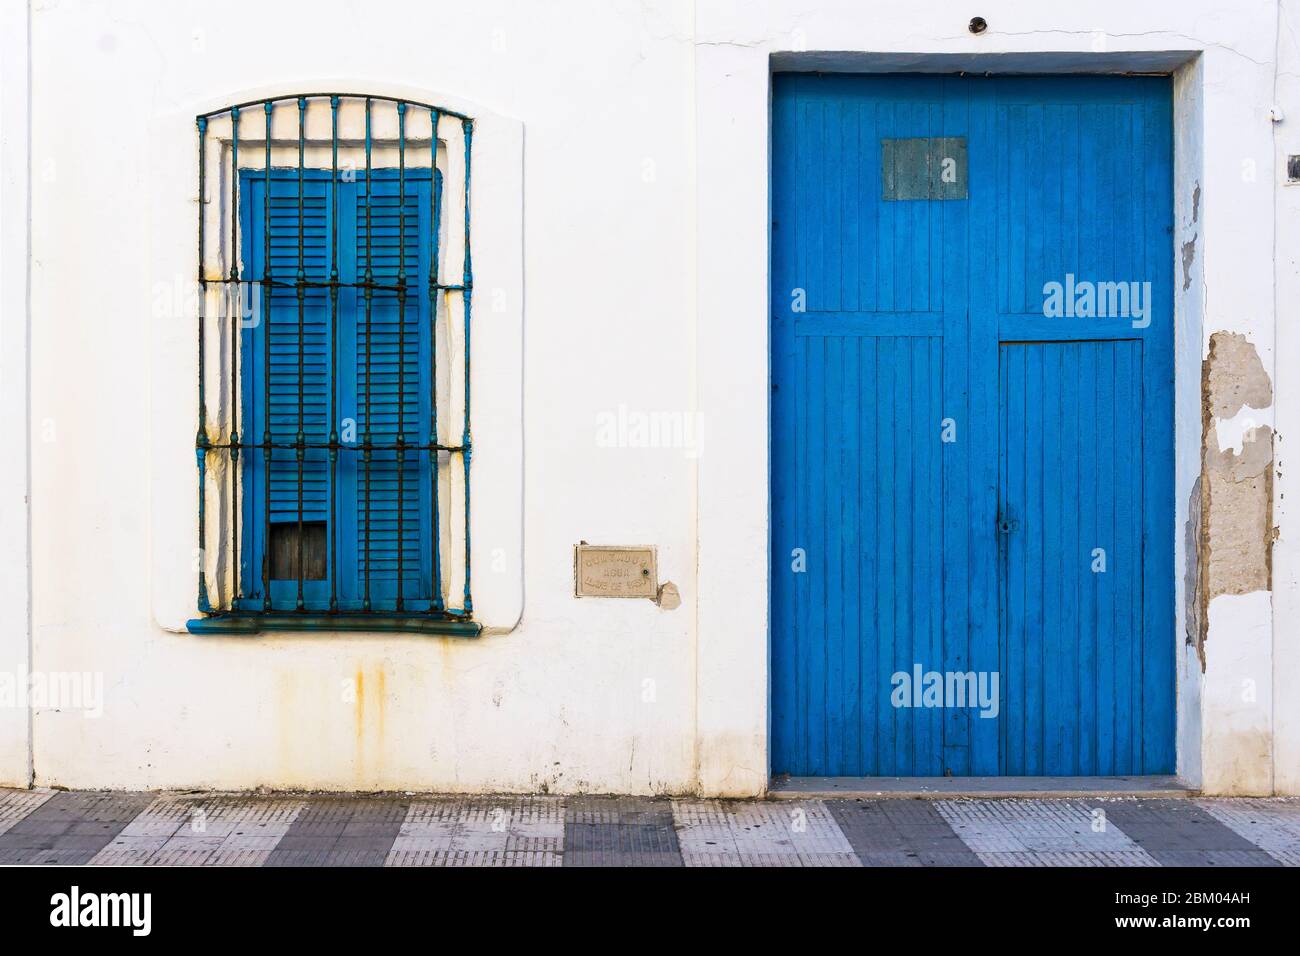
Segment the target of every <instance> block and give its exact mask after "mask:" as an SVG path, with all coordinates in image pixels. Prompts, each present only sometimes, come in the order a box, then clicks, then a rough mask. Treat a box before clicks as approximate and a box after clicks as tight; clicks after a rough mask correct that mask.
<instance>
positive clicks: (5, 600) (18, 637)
mask: <svg viewBox="0 0 1300 956" xmlns="http://www.w3.org/2000/svg"><path fill="white" fill-rule="evenodd" d="M27 108H28V60H27V7H26V5H25V4H18V3H7V4H3V5H0V422H2V423H3V431H2V432H0V434H3V436H4V441H5V450H4V454H3V455H0V682H6V683H7V684H8V686H9V687H10V688H16V687H19V686H22V685H24V684H25V683H26V682H27V677H28V672H29V669H30V652H31V643H30V642H31V628H30V626H29V625H30V617H29V614H30V611H31V606H30V604H29V593H30V583H31V582H30V578H29V569H28V561H27V555H28V523H27V522H28V509H27V495H28V490H29V485H28V470H27V465H28V463H27V444H28V439H29V434H28V431H27V427H28V425H27V423H28V404H27V368H28V359H27V332H28V329H27V321H28V312H27V291H28V290H27V259H28V257H27V249H28V246H27V240H28V222H29V217H28V192H29V191H28V188H27V184H28V175H29V167H28V152H27V149H28V112H27ZM12 693H13V691H12V689H11V691H10V694H12ZM30 729H31V728H30V723H29V720H28V710H27V708H26V706H23V705H22V703H21V702H20V701H18V700H16V699H15V700H13V701H12V702H11V703H9V704H8V705H7V706H0V786H21V787H25V786H27V785H28V783H29V782H30V780H31V770H32V766H31V746H30V745H31V737H30Z"/></svg>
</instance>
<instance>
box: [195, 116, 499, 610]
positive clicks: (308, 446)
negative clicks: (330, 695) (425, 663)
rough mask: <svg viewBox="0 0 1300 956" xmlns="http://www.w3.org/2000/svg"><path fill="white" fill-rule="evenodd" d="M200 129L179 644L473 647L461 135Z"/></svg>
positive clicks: (215, 119) (459, 121)
mask: <svg viewBox="0 0 1300 956" xmlns="http://www.w3.org/2000/svg"><path fill="white" fill-rule="evenodd" d="M197 127H198V187H199V197H200V201H199V203H198V208H199V212H198V309H197V319H198V340H197V344H198V431H197V435H196V439H195V448H196V457H197V462H198V478H199V482H198V485H199V487H198V609H199V611H200V612H201V613H202V615H203V616H202V617H200V618H197V619H196V620H194V621H191V622H190V630H191V631H194V632H198V633H203V632H256V631H259V630H262V629H292V630H309V629H335V630H336V629H357V630H414V631H433V632H440V633H457V634H476V633H477V632H478V625H477V624H475V623H474V622H473V620H472V616H473V599H472V596H471V581H470V527H469V503H470V457H471V447H472V446H471V440H470V332H471V303H472V289H473V274H472V268H471V255H470V236H471V233H470V172H471V169H472V144H473V132H474V124H473V121H472V120H471V119H470V118H469V117H467V116H463V115H461V114H458V113H455V112H453V111H450V110H445V109H441V108H439V107H436V106H430V105H427V104H422V103H415V102H411V101H409V100H401V99H393V98H388V97H381V96H352V95H344V94H338V93H311V94H302V95H297V96H283V97H275V98H271V99H265V100H257V101H253V102H248V103H240V104H238V105H234V106H230V107H228V108H225V109H222V110H217V111H213V112H210V113H205V114H203V115H201V116H199V117H197Z"/></svg>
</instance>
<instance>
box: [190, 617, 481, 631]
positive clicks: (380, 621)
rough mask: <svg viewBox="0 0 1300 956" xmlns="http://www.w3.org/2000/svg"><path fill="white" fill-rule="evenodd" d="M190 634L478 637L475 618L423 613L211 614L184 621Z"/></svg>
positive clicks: (478, 627) (479, 628)
mask: <svg viewBox="0 0 1300 956" xmlns="http://www.w3.org/2000/svg"><path fill="white" fill-rule="evenodd" d="M185 626H186V629H187V630H188V631H189V632H190V633H191V634H258V633H261V632H262V631H366V632H370V633H375V632H387V633H407V634H441V635H445V636H448V637H478V636H479V633H480V632H481V631H482V629H483V626H482V625H481V624H479V623H478V622H476V621H455V620H445V619H444V620H439V619H437V618H430V617H425V616H423V615H419V616H416V615H398V614H392V615H382V614H380V615H361V614H296V613H281V614H238V613H236V614H212V615H209V616H208V617H200V618H195V619H193V620H191V621H188V622H186V625H185Z"/></svg>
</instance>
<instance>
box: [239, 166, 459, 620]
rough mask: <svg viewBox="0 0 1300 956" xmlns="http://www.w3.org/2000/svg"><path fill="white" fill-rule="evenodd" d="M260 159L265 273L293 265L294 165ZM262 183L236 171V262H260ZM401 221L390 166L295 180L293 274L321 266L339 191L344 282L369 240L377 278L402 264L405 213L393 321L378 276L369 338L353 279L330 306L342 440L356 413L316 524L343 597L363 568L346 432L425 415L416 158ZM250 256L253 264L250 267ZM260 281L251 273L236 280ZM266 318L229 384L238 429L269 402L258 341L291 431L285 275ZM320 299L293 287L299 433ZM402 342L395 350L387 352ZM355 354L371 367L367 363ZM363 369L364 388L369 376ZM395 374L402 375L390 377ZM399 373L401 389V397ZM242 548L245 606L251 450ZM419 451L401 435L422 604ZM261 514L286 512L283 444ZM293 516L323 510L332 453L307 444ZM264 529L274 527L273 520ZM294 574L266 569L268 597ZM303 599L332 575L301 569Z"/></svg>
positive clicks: (320, 389)
mask: <svg viewBox="0 0 1300 956" xmlns="http://www.w3.org/2000/svg"><path fill="white" fill-rule="evenodd" d="M285 172H286V174H285V175H283V176H281V175H273V176H272V180H271V214H270V237H271V267H272V275H273V277H274V279H275V280H276V282H287V283H292V282H293V281H294V279H295V278H296V276H297V270H298V221H299V220H298V181H297V177H296V174H294V173H292V171H285ZM264 188H265V187H264V184H263V181H262V177H261V176H260V174H258V173H251V174H247V175H245V177H244V178H243V180H242V182H241V207H242V209H241V218H242V223H243V236H244V240H243V247H244V262H245V275H246V276H247V277H251V278H253V279H257V278H260V277H261V275H262V274H263V273H262V258H263V256H264V248H265V232H264V231H263V220H264V212H263V205H262V202H263V196H264V192H263V190H264ZM405 192H406V202H405V207H404V217H405V223H404V226H403V223H402V221H401V220H400V219H399V202H398V194H399V186H398V182H397V177H396V175H395V174H391V171H389V170H381V171H375V172H374V173H373V175H372V180H371V188H370V191H369V213H370V216H369V224H367V220H366V212H367V190H366V185H365V179H364V175H363V174H360V175H357V176H356V177H355V181H353V182H340V183H339V184H338V186H337V191H336V192H333V191H331V188H330V183H329V180H328V177H320V176H315V177H313V178H309V179H307V181H306V182H305V183H304V188H303V226H304V230H303V252H304V254H303V259H304V269H305V272H306V277H307V279H308V280H309V281H313V282H327V281H328V280H329V274H330V258H331V246H330V243H331V240H330V227H331V216H332V211H331V203H332V202H333V201H334V197H335V196H337V201H338V204H339V209H338V235H337V242H338V268H339V278H340V281H341V282H342V283H348V284H350V283H360V282H363V281H364V278H365V270H366V261H367V256H368V255H369V257H370V267H371V271H372V276H373V282H374V284H375V285H382V286H390V287H393V286H396V285H397V279H398V272H399V268H400V266H401V256H400V255H399V246H400V243H399V239H400V237H401V233H402V230H403V228H404V229H405V246H404V250H405V251H404V254H405V257H406V259H405V271H406V280H407V281H406V284H407V290H408V292H407V297H406V314H405V323H404V324H399V311H400V310H399V307H398V295H397V293H396V291H394V290H393V289H376V290H374V292H373V295H372V298H371V303H370V322H369V331H370V335H369V340H367V325H366V303H365V297H364V295H363V293H362V292H361V290H359V289H356V288H351V287H344V288H342V289H341V290H340V293H339V300H338V316H337V326H336V330H337V336H338V341H337V375H338V382H337V389H338V403H339V404H338V415H339V419H340V421H339V422H338V424H337V427H338V431H339V434H340V439H341V440H343V441H346V440H347V438H348V437H349V432H350V431H352V429H349V428H348V425H349V422H351V423H354V424H355V429H354V434H353V435H352V436H351V437H352V438H353V441H352V443H351V445H350V447H345V448H344V449H343V450H341V451H340V453H339V455H338V465H337V469H338V470H337V487H336V495H337V499H338V501H337V513H336V514H335V515H334V516H333V520H332V524H331V526H330V527H329V529H328V534H329V535H330V536H332V537H333V542H332V543H333V545H334V546H335V547H336V548H337V559H338V560H337V565H338V566H337V567H336V568H335V567H331V568H330V569H329V574H330V575H331V576H333V575H337V581H336V582H335V583H336V585H337V595H338V602H339V608H340V609H341V610H345V611H346V610H354V611H355V610H360V609H362V607H363V600H364V596H365V577H366V553H367V545H366V511H367V504H366V485H367V474H366V466H365V463H364V459H363V455H362V452H361V450H360V448H359V446H360V444H361V442H362V440H363V437H364V435H365V433H366V429H367V426H368V427H369V429H370V439H371V441H372V442H373V443H375V444H391V443H393V442H395V441H396V439H397V436H398V430H399V429H398V425H399V417H398V416H399V414H400V415H401V416H402V418H401V423H402V428H403V429H404V438H405V440H406V441H407V442H409V443H422V442H427V441H428V439H429V431H430V405H431V398H430V392H431V382H430V373H429V369H430V344H431V341H430V330H429V307H428V285H427V284H428V268H429V255H430V242H431V239H430V222H431V220H432V217H431V215H430V214H429V211H428V208H429V203H430V196H429V179H428V172H427V170H426V171H424V172H423V177H422V178H421V175H420V172H419V171H412V173H411V174H408V180H407V182H406V186H405ZM250 266H251V268H250ZM247 294H251V295H254V296H258V297H259V299H260V295H261V290H260V287H258V286H252V287H250V288H249V290H248V293H247ZM269 313H270V314H269V315H267V316H265V317H264V318H265V321H262V322H261V323H259V325H258V326H257V327H255V328H253V329H249V330H246V331H245V333H244V339H243V341H244V347H243V349H244V358H243V359H242V363H243V365H242V368H241V386H242V387H241V393H242V396H243V407H244V408H245V409H246V410H251V414H250V411H246V412H245V421H244V422H242V423H241V425H240V429H241V432H243V438H244V440H245V441H252V442H260V441H261V439H262V428H263V420H264V419H263V418H262V415H263V409H264V408H265V405H266V397H265V381H264V378H263V375H264V371H265V367H264V365H263V364H262V363H263V362H264V361H265V356H266V355H267V345H268V342H269V356H270V372H271V396H270V422H271V433H272V438H273V440H274V441H275V442H292V441H293V440H294V438H295V436H296V434H297V431H298V427H299V408H298V386H299V374H298V360H299V341H300V340H299V330H298V295H297V291H296V290H295V289H293V288H276V289H274V290H273V291H272V293H271V302H270V310H269ZM331 322H332V317H331V304H330V297H329V292H328V289H323V288H322V289H308V290H307V291H306V294H305V296H304V307H303V335H302V339H301V342H302V363H303V364H302V386H303V414H302V427H303V431H304V434H305V437H306V438H307V440H308V441H319V442H325V441H328V439H329V432H330V384H331V378H330V376H331V369H330V359H331V343H330V329H331ZM399 356H400V362H401V364H400V365H399ZM367 358H368V359H369V367H368V368H367ZM367 379H368V386H369V387H368V388H367ZM403 379H404V382H403V381H402V380H403ZM399 384H401V385H403V386H404V391H403V392H402V393H401V395H400V397H399ZM243 468H244V471H243V488H244V489H245V490H244V501H243V511H244V524H243V526H244V528H245V529H246V530H245V549H244V555H243V568H242V569H241V576H242V577H243V580H244V582H245V587H244V593H245V594H246V595H247V596H248V598H249V606H250V607H258V608H260V606H261V601H260V594H261V591H260V589H261V580H262V555H264V554H265V553H266V541H265V514H264V511H263V501H264V497H263V496H264V480H265V472H264V471H263V470H262V456H261V454H260V452H253V453H251V454H248V455H246V456H245V459H244V463H243ZM430 469H431V463H430V456H429V454H428V453H427V452H416V451H410V450H408V451H407V452H406V455H405V466H404V468H403V470H402V476H401V481H400V485H401V516H402V517H401V547H402V551H401V554H402V572H403V573H402V581H403V584H402V595H403V601H404V609H405V610H407V611H422V610H427V609H428V608H429V606H430V600H431V595H432V577H433V575H432V560H431V557H430V549H431V547H432V531H431V527H432V508H431V490H430V480H431V479H430V476H431V470H430ZM398 492H399V479H398V466H397V453H396V452H395V451H392V450H375V451H373V452H372V454H371V462H370V468H369V515H370V521H369V549H368V550H369V556H370V598H371V610H373V611H379V612H382V611H391V610H394V609H395V607H396V597H397V591H398V588H397V576H398V575H397V569H398V526H399V522H398V508H399V504H398V500H399V493H398ZM270 503H271V515H270V518H271V523H272V525H278V524H282V523H283V524H290V525H294V526H296V524H297V521H298V464H297V458H296V455H295V452H294V451H293V450H292V449H279V448H277V449H276V450H275V451H274V453H273V455H272V459H271V496H270ZM303 521H304V523H309V522H316V521H320V522H331V515H330V498H329V453H328V451H326V450H325V449H312V450H309V451H307V452H306V453H305V461H304V465H303ZM273 535H274V532H273ZM296 591H297V581H296V579H286V580H273V581H272V585H271V592H272V598H273V601H274V605H275V608H276V609H277V610H287V609H291V608H292V607H293V604H294V600H295V598H296ZM304 592H305V598H306V603H307V607H308V609H309V610H325V609H327V608H328V604H329V595H330V593H331V587H330V582H329V581H328V580H326V581H306V582H305V583H304Z"/></svg>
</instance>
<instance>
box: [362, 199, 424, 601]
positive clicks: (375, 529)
mask: <svg viewBox="0 0 1300 956" xmlns="http://www.w3.org/2000/svg"><path fill="white" fill-rule="evenodd" d="M407 186H408V188H407V190H406V193H407V195H406V197H405V207H404V208H403V207H401V206H400V205H399V198H400V197H399V195H398V192H399V190H398V187H397V184H396V183H394V182H393V181H391V180H387V179H377V180H376V181H375V183H374V185H373V188H372V190H371V195H370V197H369V200H367V196H366V193H365V190H364V188H358V189H357V191H356V198H355V201H356V225H355V228H356V249H357V258H356V268H357V271H358V274H360V275H363V276H364V271H365V269H366V266H367V262H369V265H370V270H371V274H372V277H373V281H374V283H375V284H376V285H382V286H396V285H397V284H398V275H399V272H400V271H401V269H402V266H403V257H404V265H405V273H406V289H407V296H406V306H405V317H404V321H403V317H402V315H401V309H400V307H399V297H398V294H397V293H396V292H395V291H390V290H387V289H385V290H376V291H375V293H374V296H373V298H372V301H371V307H370V321H369V340H367V324H366V315H365V302H364V298H363V299H362V300H361V302H360V303H359V304H358V310H357V312H356V314H355V321H356V329H355V335H356V369H355V370H354V372H353V375H354V383H355V387H356V395H357V410H358V416H357V429H358V436H359V437H360V436H362V435H365V434H366V430H367V428H368V429H369V433H370V440H371V441H372V442H374V443H375V444H390V443H394V442H396V441H397V438H398V434H399V431H400V433H401V434H402V436H403V438H404V440H405V441H406V442H408V443H411V442H415V443H418V442H423V441H427V440H428V426H427V424H424V422H425V421H426V419H425V418H424V416H422V415H421V406H422V404H424V403H422V401H421V398H422V395H423V394H424V393H427V392H428V385H427V381H426V380H425V379H423V378H422V376H421V368H422V367H423V364H422V362H421V360H420V356H421V351H422V349H421V342H422V336H423V333H424V325H425V323H423V322H421V316H422V314H427V310H426V309H424V308H422V305H423V303H422V302H421V299H422V298H427V289H425V288H421V286H420V285H419V279H420V276H421V255H420V251H421V241H420V240H421V229H420V220H421V215H420V213H421V202H420V197H421V195H424V196H427V195H428V193H427V191H425V190H418V189H416V188H414V184H411V183H408V184H407ZM367 201H369V217H367ZM425 204H426V205H427V200H426V203H425ZM399 215H400V216H401V217H403V218H404V220H405V223H404V225H403V222H402V219H399ZM403 233H404V235H403ZM403 238H404V240H405V247H404V250H403V247H402V245H401V243H402V240H403ZM426 281H427V280H426ZM367 382H368V387H367ZM359 467H360V468H361V471H360V473H359V474H358V476H357V480H358V483H359V485H358V496H357V501H356V502H355V509H356V515H357V529H358V535H357V540H356V544H355V548H356V568H357V587H358V589H360V590H361V591H362V592H364V587H365V572H366V554H367V547H366V525H365V515H366V474H365V468H364V464H362V465H360V466H359ZM428 474H429V469H428V456H427V455H420V454H418V453H414V452H411V451H407V452H406V454H405V463H404V464H403V465H402V468H401V473H400V476H399V467H398V461H397V453H396V452H395V451H375V452H374V453H373V454H372V456H371V463H370V476H369V491H370V495H369V513H370V543H369V549H368V553H369V557H370V591H371V598H372V601H373V600H375V599H377V598H380V597H382V599H383V600H384V602H385V606H388V602H389V601H390V600H395V598H396V594H397V575H398V563H399V562H398V549H399V548H400V549H401V571H402V580H403V585H402V594H403V597H404V598H405V599H408V600H409V599H413V598H415V599H419V598H424V599H426V600H427V599H428V596H429V594H428V588H427V587H426V586H424V585H423V584H422V577H423V575H422V573H421V569H422V564H423V560H424V552H425V550H427V549H426V548H425V546H424V543H423V542H424V541H425V540H427V538H426V536H425V535H424V533H423V530H424V529H423V525H424V521H423V520H422V514H421V511H422V509H421V500H422V498H423V497H424V495H425V489H424V488H423V487H422V486H426V485H427V484H428V481H429V479H428ZM399 477H400V480H399ZM399 508H400V509H401V519H400V522H399V518H398V510H399ZM399 526H400V529H399ZM399 530H400V539H399ZM399 542H400V543H399Z"/></svg>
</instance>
